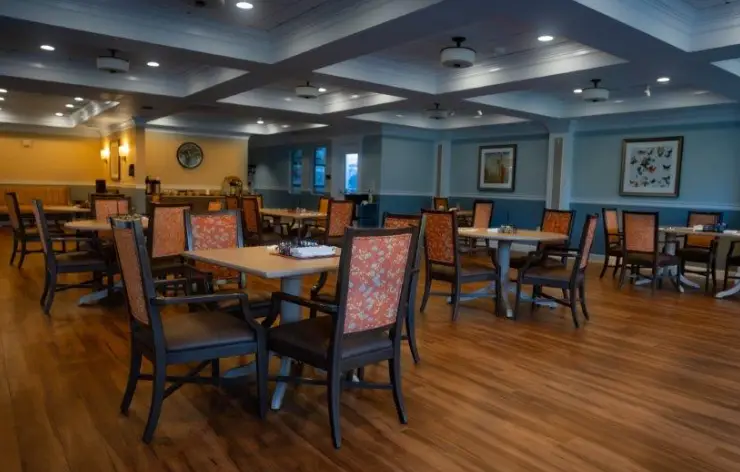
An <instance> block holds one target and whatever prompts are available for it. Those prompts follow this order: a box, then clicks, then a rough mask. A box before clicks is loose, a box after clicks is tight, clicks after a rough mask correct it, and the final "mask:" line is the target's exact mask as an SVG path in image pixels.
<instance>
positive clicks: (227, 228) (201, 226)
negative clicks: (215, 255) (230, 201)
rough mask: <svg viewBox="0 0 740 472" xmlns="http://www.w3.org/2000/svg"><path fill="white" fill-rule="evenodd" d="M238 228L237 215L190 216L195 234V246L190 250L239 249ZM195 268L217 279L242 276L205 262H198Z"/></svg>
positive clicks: (193, 236) (191, 226)
mask: <svg viewBox="0 0 740 472" xmlns="http://www.w3.org/2000/svg"><path fill="white" fill-rule="evenodd" d="M238 226H239V220H238V216H237V213H221V214H204V215H190V228H191V230H192V233H193V234H192V240H193V246H192V247H191V248H190V249H191V250H193V251H197V250H200V249H228V248H235V247H239V242H238V239H237V231H238V229H237V228H238ZM195 267H196V268H197V269H198V270H200V271H202V272H209V273H211V274H213V277H214V278H215V279H233V278H236V277H239V276H240V274H239V272H238V271H235V270H231V269H227V268H226V267H221V266H216V265H212V264H207V263H204V262H197V261H196V263H195Z"/></svg>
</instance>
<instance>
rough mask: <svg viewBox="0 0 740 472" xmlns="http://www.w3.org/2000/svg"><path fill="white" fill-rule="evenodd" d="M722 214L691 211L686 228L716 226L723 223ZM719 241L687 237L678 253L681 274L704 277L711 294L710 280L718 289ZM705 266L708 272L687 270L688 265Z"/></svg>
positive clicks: (702, 236)
mask: <svg viewBox="0 0 740 472" xmlns="http://www.w3.org/2000/svg"><path fill="white" fill-rule="evenodd" d="M722 219H723V214H722V212H719V211H717V212H713V211H712V212H710V211H690V212H689V216H688V219H687V221H686V226H688V227H689V228H691V227H694V226H696V225H716V224H719V223H722ZM718 244H719V239H718V238H716V237H714V236H706V235H701V234H689V235H686V239H685V240H684V245H683V247H682V248H679V249H678V251H677V253H678V255H679V257H680V258H681V272H682V273H684V274H698V275H703V276H704V291H705V292H706V293H709V291H710V284H709V278H710V277H711V278H712V284H711V286H712V287H714V289H716V288H717V246H718ZM687 262H690V263H692V264H704V265H706V270H700V269H687V268H686V263H687Z"/></svg>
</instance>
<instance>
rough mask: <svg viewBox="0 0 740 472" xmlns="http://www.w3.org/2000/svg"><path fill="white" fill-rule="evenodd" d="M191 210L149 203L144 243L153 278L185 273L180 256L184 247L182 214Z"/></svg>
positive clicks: (171, 205)
mask: <svg viewBox="0 0 740 472" xmlns="http://www.w3.org/2000/svg"><path fill="white" fill-rule="evenodd" d="M191 208H192V206H191V205H190V204H186V203H152V205H151V212H152V214H151V216H150V218H149V227H148V228H147V230H146V233H147V239H146V240H147V253H148V254H149V257H150V261H149V262H150V267H151V270H152V275H153V276H154V278H166V277H167V276H168V275H176V276H181V275H183V273H184V271H186V270H188V267H189V266H188V265H187V264H185V262H184V261H183V259H182V252H183V251H184V250H185V248H186V247H187V234H186V232H185V212H187V211H190V210H191Z"/></svg>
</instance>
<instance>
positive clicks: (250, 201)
mask: <svg viewBox="0 0 740 472" xmlns="http://www.w3.org/2000/svg"><path fill="white" fill-rule="evenodd" d="M242 217H243V218H244V229H245V230H246V232H247V233H250V234H258V233H259V231H260V207H259V201H257V199H256V198H255V197H244V198H243V199H242Z"/></svg>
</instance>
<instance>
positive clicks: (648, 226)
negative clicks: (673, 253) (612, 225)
mask: <svg viewBox="0 0 740 472" xmlns="http://www.w3.org/2000/svg"><path fill="white" fill-rule="evenodd" d="M623 217H624V248H625V249H626V250H627V251H637V252H649V253H654V252H655V232H656V231H657V230H658V226H657V221H658V220H657V215H652V214H650V215H638V214H634V213H629V212H624V214H623Z"/></svg>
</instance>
